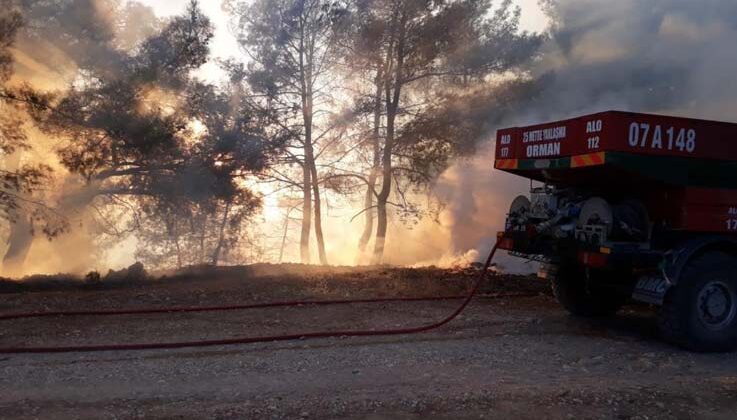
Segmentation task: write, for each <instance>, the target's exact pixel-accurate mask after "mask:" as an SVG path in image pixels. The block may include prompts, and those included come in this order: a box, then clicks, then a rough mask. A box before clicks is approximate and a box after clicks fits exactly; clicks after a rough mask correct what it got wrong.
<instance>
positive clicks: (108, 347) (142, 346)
mask: <svg viewBox="0 0 737 420" xmlns="http://www.w3.org/2000/svg"><path fill="white" fill-rule="evenodd" d="M496 250H497V245H494V247H493V248H492V249H491V252H490V253H489V256H488V258H487V259H486V263H485V264H484V267H483V269H482V270H481V271H480V272H479V275H478V278H477V279H476V282H475V283H474V285H473V287H472V288H471V290H470V292H469V293H468V294H467V295H466V296H447V297H434V298H416V297H415V298H377V299H357V300H331V301H290V302H274V303H262V304H252V305H238V306H219V307H200V308H191V307H178V308H168V309H166V308H163V309H133V310H110V311H69V312H31V313H19V314H10V315H2V316H0V320H11V319H19V318H37V317H50V316H77V315H102V316H106V315H128V314H152V313H175V312H206V311H227V310H237V309H252V308H270V307H282V306H299V305H336V304H348V303H378V302H408V301H438V300H451V299H460V298H463V299H464V300H463V303H462V304H461V305H460V306H459V307H458V308H457V309H456V310H455V311H454V312H453V313H451V314H450V315H448V316H447V317H445V318H443V319H442V320H440V321H437V322H435V323H432V324H428V325H423V326H418V327H407V328H397V329H388V330H347V331H318V332H308V333H300V334H286V335H274V336H260V337H238V338H226V339H220V340H202V341H180V342H169V343H131V344H103V345H84V346H54V347H52V346H50V347H6V348H0V354H18V353H69V352H94V351H113V350H153V349H176V348H183V347H209V346H225V345H235V344H250V343H262V342H272V341H288V340H300V339H308V338H329V337H366V336H386V335H403V334H416V333H421V332H425V331H429V330H433V329H436V328H439V327H442V326H443V325H445V324H447V323H449V322H450V321H452V320H453V319H455V318H456V317H457V316H458V315H459V314H460V313H461V312H463V310H464V309H465V308H466V306H468V304H469V303H470V302H471V299H473V297H474V296H475V295H476V293H477V292H478V290H479V288H480V287H481V284H482V283H483V280H484V278H485V277H486V272H487V270H488V269H489V266H490V265H491V260H492V259H493V258H494V254H496Z"/></svg>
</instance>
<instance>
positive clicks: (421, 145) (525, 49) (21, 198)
mask: <svg viewBox="0 0 737 420" xmlns="http://www.w3.org/2000/svg"><path fill="white" fill-rule="evenodd" d="M224 5H225V6H226V9H227V12H228V14H229V16H230V23H231V29H232V32H233V33H234V34H235V35H236V36H237V40H238V43H239V45H240V47H241V51H240V54H239V55H237V56H236V57H233V58H232V59H229V60H226V61H223V60H219V61H217V62H216V63H215V62H212V60H213V59H212V57H211V54H210V47H211V45H210V44H211V42H212V39H213V34H214V28H213V25H212V23H211V21H210V20H209V18H208V17H207V16H205V15H204V14H203V12H202V10H201V9H200V7H199V5H198V4H197V2H196V1H192V2H191V3H190V4H189V6H188V7H187V9H186V11H185V12H184V13H183V14H182V15H180V16H176V17H173V18H169V19H166V20H161V19H159V18H157V17H156V16H155V15H154V14H153V12H152V11H151V10H150V9H149V8H147V7H146V6H143V5H141V4H138V3H135V2H119V1H117V0H104V1H93V0H45V1H41V2H38V1H32V2H31V1H24V0H15V1H11V5H10V7H6V8H4V9H3V10H2V11H0V100H1V101H0V107H2V112H0V133H1V134H2V135H1V136H0V158H1V159H2V162H3V165H2V167H0V218H2V219H3V221H4V227H3V235H4V236H5V237H6V238H8V247H7V248H6V251H5V255H4V259H3V269H4V271H5V272H6V273H7V274H11V275H12V274H13V273H20V272H24V268H23V266H24V263H25V262H26V257H27V256H28V254H29V252H30V249H31V247H32V244H33V242H34V241H36V240H39V239H40V238H41V237H43V236H45V237H47V238H49V239H51V240H54V239H55V238H56V237H58V236H63V235H67V234H68V233H69V232H72V231H74V230H75V229H79V226H78V225H79V224H80V223H82V222H78V221H79V220H81V219H84V223H86V224H88V225H90V226H92V227H93V228H91V229H88V233H89V232H92V238H91V240H92V241H93V242H94V243H95V244H96V245H100V246H103V247H114V246H115V245H116V244H119V243H121V242H124V241H126V240H130V238H134V241H135V244H136V245H135V248H136V251H135V255H136V257H137V258H138V259H140V260H141V261H143V262H145V263H146V264H147V265H151V266H153V267H157V268H172V267H179V268H181V267H185V266H190V265H200V264H212V265H217V264H220V263H223V262H226V263H243V262H254V261H259V260H268V259H272V260H273V259H275V258H274V257H273V255H271V256H270V255H269V254H268V251H269V246H268V245H265V241H264V238H262V237H259V232H261V234H263V232H262V231H259V230H254V229H252V228H253V227H254V226H257V225H258V224H259V210H260V209H261V206H262V200H263V196H264V191H268V194H278V195H279V197H280V199H279V204H280V208H281V209H282V210H283V212H284V214H285V226H284V231H283V237H281V238H277V239H276V240H274V241H272V242H275V243H276V245H274V246H272V251H273V248H279V255H280V256H279V259H281V258H283V255H284V253H285V248H289V246H290V244H291V243H292V232H291V229H290V224H291V222H292V221H295V222H297V223H298V224H299V226H300V228H299V235H298V236H299V238H298V239H296V238H295V240H294V242H295V246H296V243H297V242H298V243H299V255H300V260H301V261H302V262H307V263H308V262H311V261H312V253H315V254H316V256H317V259H318V260H319V262H320V263H321V264H328V263H330V257H329V255H328V252H327V251H326V248H327V247H326V244H327V243H328V242H329V241H330V238H329V237H328V236H327V234H326V233H325V232H324V229H323V227H324V224H325V223H326V220H325V214H326V205H327V206H329V205H330V203H329V202H330V199H331V197H340V199H341V200H349V201H350V200H353V201H354V202H356V203H358V204H357V205H356V211H355V214H354V217H353V218H354V219H356V218H358V219H359V220H363V223H364V229H363V234H362V235H361V236H360V237H356V238H355V243H356V247H357V248H358V249H360V251H361V252H362V253H363V254H362V255H363V256H362V257H361V258H359V259H358V260H357V262H370V261H371V262H375V263H379V262H381V261H382V259H383V253H384V244H385V241H386V240H387V239H386V238H387V237H388V236H390V234H389V233H388V230H389V229H388V221H389V220H390V219H391V218H393V217H395V218H398V220H403V221H405V222H408V223H411V222H412V221H413V220H415V221H416V220H417V219H419V218H422V217H424V216H425V215H427V214H428V213H429V212H430V209H429V208H428V207H427V206H426V205H424V204H423V198H422V197H424V196H425V195H426V194H427V193H428V192H429V190H430V188H431V186H432V184H433V182H434V180H435V179H437V177H438V176H439V175H440V174H441V173H442V172H443V171H444V170H445V169H446V168H448V166H449V165H450V164H451V162H452V160H453V159H455V158H458V157H463V156H470V155H471V154H472V153H474V151H475V150H476V146H477V145H478V143H479V141H481V140H482V139H484V138H486V137H487V136H488V134H489V130H490V129H491V128H492V124H493V123H494V122H495V120H497V121H498V120H499V119H500V118H501V117H502V116H503V115H505V113H507V112H508V110H509V108H510V105H509V104H510V103H513V102H514V101H515V100H516V99H518V98H517V97H516V95H523V94H527V93H529V91H530V90H531V89H533V87H532V81H531V79H530V78H529V77H528V76H527V74H528V73H527V71H526V66H527V65H529V63H531V62H532V61H534V59H535V57H536V54H537V51H538V47H539V46H540V44H541V43H542V41H543V37H542V36H540V35H535V34H529V33H526V32H524V31H522V30H520V27H519V19H520V11H519V9H518V8H516V7H515V6H513V5H512V3H511V1H508V0H505V1H502V2H500V3H498V4H492V2H490V1H487V0H455V1H440V2H437V1H422V0H401V1H394V0H392V1H388V0H356V1H348V0H346V1H334V0H278V1H271V0H269V1H266V0H263V1H262V0H257V1H255V2H245V1H244V2H240V1H228V2H225V3H224ZM19 58H20V59H21V60H22V62H18V59H19ZM28 62H36V63H43V64H45V65H46V66H47V67H46V70H44V71H42V70H39V69H37V68H33V67H32V66H28V64H27V63H28ZM205 64H210V65H217V66H219V67H220V69H221V72H222V74H223V75H224V76H223V77H222V78H221V81H220V82H217V83H216V82H210V81H203V80H202V78H201V77H198V76H197V71H198V69H201V68H202V66H204V65H205ZM51 69H54V70H51ZM40 75H41V76H43V78H44V79H45V81H46V82H45V83H39V78H40ZM36 142H38V144H36ZM42 143H43V144H42ZM49 144H51V146H49ZM41 150H44V151H45V152H43V153H48V154H46V155H44V156H43V157H41V158H39V155H40V154H41V153H42V152H41ZM333 200H337V199H336V198H333ZM327 222H328V223H329V222H330V221H327ZM280 230H281V229H280ZM312 235H314V237H315V243H314V245H315V246H316V247H315V248H314V250H313V249H311V248H312V245H313V243H312V241H311V237H312ZM369 244H372V248H369ZM369 249H371V251H369Z"/></svg>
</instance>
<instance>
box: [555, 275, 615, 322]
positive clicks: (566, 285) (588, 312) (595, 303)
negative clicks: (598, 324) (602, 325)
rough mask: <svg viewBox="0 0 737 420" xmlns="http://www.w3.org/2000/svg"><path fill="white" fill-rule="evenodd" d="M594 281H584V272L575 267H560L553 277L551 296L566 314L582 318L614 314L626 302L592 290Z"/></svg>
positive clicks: (613, 295) (607, 292)
mask: <svg viewBox="0 0 737 420" xmlns="http://www.w3.org/2000/svg"><path fill="white" fill-rule="evenodd" d="M596 283H597V282H596V281H589V282H587V281H586V272H585V271H584V269H583V268H582V267H579V266H575V265H567V266H561V267H560V268H559V269H558V273H557V274H556V275H555V276H554V277H553V280H552V287H553V294H554V295H555V298H556V299H557V300H558V302H559V303H560V304H561V306H563V308H565V309H566V310H567V311H568V312H570V313H571V314H573V315H576V316H582V317H602V316H609V315H613V314H614V313H616V312H617V311H618V310H619V308H621V307H622V305H624V303H625V302H626V300H627V297H626V296H621V295H619V294H617V293H612V292H611V291H605V290H600V289H593V288H591V287H590V286H595V285H596Z"/></svg>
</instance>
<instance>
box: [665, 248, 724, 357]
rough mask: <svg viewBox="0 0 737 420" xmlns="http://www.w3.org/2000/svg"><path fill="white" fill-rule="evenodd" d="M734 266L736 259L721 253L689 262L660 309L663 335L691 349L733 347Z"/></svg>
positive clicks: (708, 350) (707, 349) (705, 350)
mask: <svg viewBox="0 0 737 420" xmlns="http://www.w3.org/2000/svg"><path fill="white" fill-rule="evenodd" d="M736 268H737V259H735V258H734V257H732V256H730V255H727V254H725V253H722V252H708V253H706V254H703V255H701V256H699V257H696V258H695V259H694V260H693V261H691V262H689V263H688V265H687V266H686V267H685V268H684V269H683V272H682V273H681V276H680V278H679V279H678V284H677V285H676V286H674V287H673V288H671V290H669V291H668V293H667V294H666V296H665V301H664V302H663V307H662V308H661V309H660V314H659V317H658V324H659V328H660V332H661V335H662V336H663V338H664V339H666V340H667V341H669V342H671V343H673V344H676V345H679V346H681V347H684V348H686V349H689V350H692V351H700V352H720V351H730V350H734V349H735V348H737V270H736Z"/></svg>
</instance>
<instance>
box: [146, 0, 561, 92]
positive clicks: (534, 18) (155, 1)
mask: <svg viewBox="0 0 737 420" xmlns="http://www.w3.org/2000/svg"><path fill="white" fill-rule="evenodd" d="M139 1H140V2H141V3H144V4H147V5H149V6H151V7H152V8H153V9H154V11H155V12H156V14H157V15H158V16H159V17H165V16H171V15H175V14H179V13H182V11H183V10H184V8H185V7H186V6H187V4H188V3H189V0H139ZM515 2H516V3H517V4H519V5H520V6H521V7H522V26H523V29H526V30H530V31H540V30H543V29H544V28H545V26H546V25H547V19H546V17H545V15H544V14H543V13H542V11H541V10H540V8H539V7H538V5H537V0H515ZM200 7H202V9H203V10H204V11H205V13H206V14H207V15H208V16H209V17H210V19H212V21H213V23H214V25H215V39H214V40H213V44H212V55H213V57H217V58H226V57H230V56H234V55H237V54H238V44H237V43H236V40H235V38H234V37H233V35H232V34H231V33H230V30H229V29H228V16H227V15H226V14H225V12H223V10H222V8H221V0H201V1H200ZM218 73H219V72H218V69H217V67H216V65H215V64H214V63H208V64H207V65H206V66H205V68H203V69H202V70H201V71H200V74H201V75H202V76H203V77H205V78H210V77H212V78H217V74H218Z"/></svg>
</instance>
